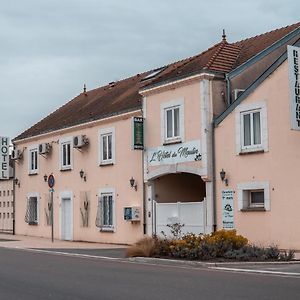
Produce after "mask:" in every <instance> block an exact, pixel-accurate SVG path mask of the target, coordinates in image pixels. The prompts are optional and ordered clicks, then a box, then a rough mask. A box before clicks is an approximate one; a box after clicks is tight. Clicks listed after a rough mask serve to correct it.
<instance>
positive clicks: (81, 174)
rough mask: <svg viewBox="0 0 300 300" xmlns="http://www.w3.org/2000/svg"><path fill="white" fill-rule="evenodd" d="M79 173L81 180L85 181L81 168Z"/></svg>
mask: <svg viewBox="0 0 300 300" xmlns="http://www.w3.org/2000/svg"><path fill="white" fill-rule="evenodd" d="M79 175H80V178H83V180H84V181H86V174H85V172H84V171H83V170H82V169H81V170H80V172H79Z"/></svg>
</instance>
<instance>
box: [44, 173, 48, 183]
mask: <svg viewBox="0 0 300 300" xmlns="http://www.w3.org/2000/svg"><path fill="white" fill-rule="evenodd" d="M47 180H48V176H47V174H45V175H44V181H45V182H47Z"/></svg>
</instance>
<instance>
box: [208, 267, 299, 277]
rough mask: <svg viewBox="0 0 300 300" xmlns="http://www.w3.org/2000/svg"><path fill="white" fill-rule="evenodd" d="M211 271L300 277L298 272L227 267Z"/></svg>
mask: <svg viewBox="0 0 300 300" xmlns="http://www.w3.org/2000/svg"><path fill="white" fill-rule="evenodd" d="M209 269H212V270H220V271H231V272H241V273H256V274H270V275H283V276H297V277H300V273H296V272H281V271H269V270H253V269H239V268H226V267H209Z"/></svg>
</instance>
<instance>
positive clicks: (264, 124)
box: [235, 101, 269, 155]
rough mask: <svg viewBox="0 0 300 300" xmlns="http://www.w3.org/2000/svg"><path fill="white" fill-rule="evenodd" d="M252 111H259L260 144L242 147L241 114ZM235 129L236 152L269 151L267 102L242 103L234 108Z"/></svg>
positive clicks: (238, 153)
mask: <svg viewBox="0 0 300 300" xmlns="http://www.w3.org/2000/svg"><path fill="white" fill-rule="evenodd" d="M252 111H259V112H260V126H261V128H260V130H261V144H260V145H252V146H249V147H243V145H242V143H243V128H242V127H243V125H242V124H243V123H242V116H243V115H244V114H246V113H247V112H248V113H251V112H252ZM235 129H236V139H235V140H236V154H237V155H240V154H243V153H252V152H262V151H263V152H267V151H269V142H268V119H267V104H266V102H265V101H261V102H255V103H249V104H242V105H239V106H238V107H237V108H236V109H235Z"/></svg>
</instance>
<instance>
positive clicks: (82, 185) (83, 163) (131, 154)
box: [16, 112, 143, 243]
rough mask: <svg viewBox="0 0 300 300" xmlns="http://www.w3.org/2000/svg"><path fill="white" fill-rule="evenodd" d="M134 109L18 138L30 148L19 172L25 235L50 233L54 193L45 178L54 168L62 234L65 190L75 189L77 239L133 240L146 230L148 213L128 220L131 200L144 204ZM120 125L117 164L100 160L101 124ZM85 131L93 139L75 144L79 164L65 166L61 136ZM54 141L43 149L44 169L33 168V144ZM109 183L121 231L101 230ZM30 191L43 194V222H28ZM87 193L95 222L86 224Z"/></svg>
mask: <svg viewBox="0 0 300 300" xmlns="http://www.w3.org/2000/svg"><path fill="white" fill-rule="evenodd" d="M133 115H137V116H138V115H139V112H137V113H129V114H127V115H121V116H117V117H114V118H110V119H108V120H102V121H101V120H100V121H99V122H94V123H93V124H86V125H81V126H78V127H75V128H69V129H67V130H62V131H60V132H57V133H51V134H48V135H45V136H43V137H37V138H32V139H30V140H29V141H24V142H22V143H18V144H17V148H18V149H20V150H22V151H24V155H23V159H22V160H20V161H18V163H17V164H16V174H17V177H18V179H19V181H20V187H19V188H18V187H17V188H16V233H17V234H24V235H33V236H42V237H50V234H51V229H50V226H47V225H46V215H45V209H47V201H48V197H49V187H48V185H47V183H46V182H44V179H43V178H44V175H45V174H46V175H48V176H49V175H50V174H52V173H53V175H54V176H55V179H56V183H55V186H54V190H55V192H54V236H55V238H57V239H60V238H61V235H60V226H61V224H60V223H61V220H60V209H61V199H60V198H61V193H63V192H66V191H69V192H71V194H72V195H73V240H84V241H94V242H105V243H133V242H135V241H136V240H138V239H139V238H140V237H142V235H143V213H142V211H141V222H137V223H131V222H130V221H124V219H123V209H124V207H126V206H139V207H141V209H142V207H143V178H142V151H138V150H132V145H131V140H132V136H131V134H132V126H131V124H132V119H131V118H132V116H133ZM111 127H114V129H115V143H116V145H115V154H116V158H115V164H114V165H107V166H99V160H98V155H99V130H100V129H105V128H111ZM80 134H85V135H86V136H87V137H88V138H89V141H90V143H89V145H88V146H87V147H85V148H82V149H81V150H77V149H72V153H73V169H72V170H69V171H61V170H60V155H59V151H60V150H59V140H61V139H63V138H65V137H72V136H75V135H80ZM45 142H47V143H51V144H52V151H51V155H46V156H45V157H43V156H41V155H39V156H38V161H39V170H38V174H36V175H29V174H28V148H29V147H30V146H31V145H35V144H39V143H45ZM80 170H84V172H85V173H86V178H87V179H86V181H84V180H83V179H82V178H80V175H79V172H80ZM131 177H133V178H134V179H135V180H136V182H137V191H135V190H134V189H133V188H131V186H130V184H129V179H130V178H131ZM103 188H114V189H115V196H116V197H115V213H116V230H115V232H100V231H99V229H98V228H97V227H96V226H95V219H96V212H97V204H98V195H99V193H98V191H99V189H103ZM29 193H38V194H39V197H40V198H39V202H40V205H39V222H38V225H37V226H33V225H28V224H27V223H25V222H24V216H25V212H26V201H27V200H26V197H27V195H28V194H29ZM85 193H86V194H87V195H88V197H89V198H90V199H89V200H90V203H91V207H90V215H89V226H88V227H87V228H85V227H82V219H81V213H80V205H81V202H82V197H83V196H84V195H85Z"/></svg>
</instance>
